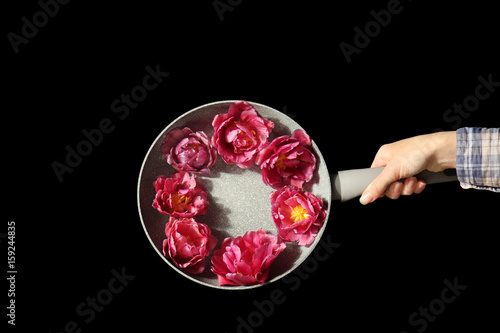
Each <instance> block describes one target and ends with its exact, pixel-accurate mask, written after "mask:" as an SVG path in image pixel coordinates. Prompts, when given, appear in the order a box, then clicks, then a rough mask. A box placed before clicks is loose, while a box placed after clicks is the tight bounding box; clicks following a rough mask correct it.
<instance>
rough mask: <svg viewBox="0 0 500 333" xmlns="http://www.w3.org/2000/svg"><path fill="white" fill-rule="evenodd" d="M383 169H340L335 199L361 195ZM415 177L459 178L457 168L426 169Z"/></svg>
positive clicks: (436, 180) (433, 180)
mask: <svg viewBox="0 0 500 333" xmlns="http://www.w3.org/2000/svg"><path fill="white" fill-rule="evenodd" d="M383 169H384V167H378V168H366V169H353V170H344V171H339V173H338V175H334V176H333V177H332V179H333V182H334V183H333V189H334V191H333V192H334V199H336V198H335V196H337V199H340V200H341V201H342V202H345V201H348V200H351V199H354V198H356V197H358V196H360V195H361V194H362V193H363V191H364V190H365V189H366V187H367V186H368V185H370V183H371V182H372V181H373V180H374V179H375V178H376V177H377V176H378V175H379V174H380V173H381V172H382V170H383ZM415 177H417V178H418V179H422V180H424V181H425V182H426V183H427V184H437V183H445V182H452V181H457V180H458V178H457V174H456V171H455V169H447V170H444V171H442V172H431V171H428V170H424V171H422V172H421V173H419V174H417V175H416V176H415Z"/></svg>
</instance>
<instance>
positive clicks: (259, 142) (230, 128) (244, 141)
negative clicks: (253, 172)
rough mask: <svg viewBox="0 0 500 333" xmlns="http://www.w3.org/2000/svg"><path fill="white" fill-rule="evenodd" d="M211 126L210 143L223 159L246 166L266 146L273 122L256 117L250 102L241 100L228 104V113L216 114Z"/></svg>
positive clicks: (247, 166) (250, 164)
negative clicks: (212, 129) (212, 128)
mask: <svg viewBox="0 0 500 333" xmlns="http://www.w3.org/2000/svg"><path fill="white" fill-rule="evenodd" d="M212 126H213V127H214V135H213V137H212V144H213V145H214V146H215V148H217V151H218V152H219V155H220V156H221V157H222V159H223V160H224V162H226V163H228V164H236V165H237V166H239V167H240V168H242V169H248V168H250V167H252V165H253V164H254V161H255V156H256V154H257V153H258V152H259V151H260V150H261V149H262V148H264V147H265V146H266V145H267V138H268V137H269V134H270V133H271V131H272V129H273V128H274V123H273V122H271V121H269V120H267V119H264V118H261V117H259V116H258V114H257V112H256V111H255V109H254V108H253V106H252V105H250V104H249V103H247V102H244V101H241V102H235V103H233V104H231V106H230V107H229V111H228V113H224V114H218V115H216V116H215V117H214V119H213V121H212Z"/></svg>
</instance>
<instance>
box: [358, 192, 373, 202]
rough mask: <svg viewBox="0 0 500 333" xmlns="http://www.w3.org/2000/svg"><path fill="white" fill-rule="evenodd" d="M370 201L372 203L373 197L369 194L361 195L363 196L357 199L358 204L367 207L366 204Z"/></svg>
mask: <svg viewBox="0 0 500 333" xmlns="http://www.w3.org/2000/svg"><path fill="white" fill-rule="evenodd" d="M372 201H373V195H372V194H371V193H370V192H365V193H363V195H362V196H361V198H359V202H360V203H361V204H362V205H367V204H369V203H370V202H372Z"/></svg>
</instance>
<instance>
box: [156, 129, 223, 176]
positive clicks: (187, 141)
mask: <svg viewBox="0 0 500 333" xmlns="http://www.w3.org/2000/svg"><path fill="white" fill-rule="evenodd" d="M161 149H162V157H163V158H165V159H166V160H167V162H168V164H170V165H172V166H173V167H174V168H175V170H177V171H188V172H192V173H199V174H203V175H207V174H209V173H210V169H209V168H211V167H212V166H213V165H214V164H215V161H216V160H217V150H216V149H215V148H214V147H213V146H212V143H211V142H210V138H209V137H208V136H207V135H206V134H205V132H203V131H199V132H193V131H192V130H191V129H190V128H188V127H185V128H183V129H179V128H176V129H173V130H171V131H170V132H168V134H167V136H166V137H165V140H164V141H163V143H162V147H161Z"/></svg>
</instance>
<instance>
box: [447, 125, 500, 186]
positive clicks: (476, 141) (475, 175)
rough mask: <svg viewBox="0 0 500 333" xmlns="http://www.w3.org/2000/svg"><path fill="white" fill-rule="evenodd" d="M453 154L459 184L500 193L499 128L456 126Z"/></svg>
mask: <svg viewBox="0 0 500 333" xmlns="http://www.w3.org/2000/svg"><path fill="white" fill-rule="evenodd" d="M456 156H457V176H458V180H459V181H460V186H462V187H463V188H475V189H480V190H490V191H494V192H500V128H480V127H464V128H459V129H458V130H457V155H456Z"/></svg>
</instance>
